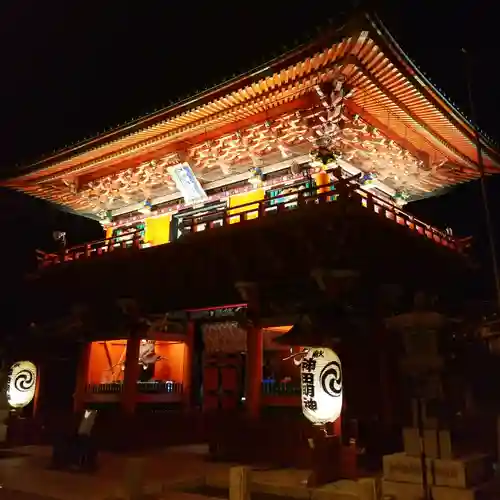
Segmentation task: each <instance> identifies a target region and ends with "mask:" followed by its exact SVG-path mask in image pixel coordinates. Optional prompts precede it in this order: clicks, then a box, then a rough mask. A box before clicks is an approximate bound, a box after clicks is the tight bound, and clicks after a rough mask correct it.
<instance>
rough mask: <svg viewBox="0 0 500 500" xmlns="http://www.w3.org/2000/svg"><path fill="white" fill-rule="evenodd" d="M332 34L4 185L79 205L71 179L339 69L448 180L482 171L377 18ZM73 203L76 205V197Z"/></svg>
mask: <svg viewBox="0 0 500 500" xmlns="http://www.w3.org/2000/svg"><path fill="white" fill-rule="evenodd" d="M359 21H360V20H359V19H357V20H356V22H355V23H353V24H348V25H346V26H344V27H343V28H342V29H340V30H334V31H330V32H327V33H325V34H324V35H323V36H321V37H320V38H318V39H317V40H315V41H314V42H312V43H309V44H305V45H302V46H300V47H298V48H297V49H294V50H292V51H289V52H287V53H285V54H284V55H282V56H280V57H278V58H276V59H274V60H272V61H270V62H269V63H268V64H265V65H263V66H261V67H259V68H257V69H255V70H253V71H251V72H248V73H246V74H244V75H241V76H240V77H237V78H234V79H232V80H230V81H228V82H225V83H223V84H221V85H219V86H217V87H214V88H213V89H210V90H208V91H206V92H203V93H201V94H198V95H196V96H193V97H192V98H190V99H187V100H184V101H181V102H179V103H177V104H175V105H173V106H170V107H168V108H166V109H164V110H162V111H160V112H157V113H154V114H152V115H149V116H146V117H144V118H142V119H139V120H137V121H135V122H132V123H130V124H128V125H126V126H124V127H121V128H118V129H116V130H114V131H112V132H108V133H105V134H103V135H101V136H99V137H98V138H95V139H92V140H90V141H86V142H84V143H81V144H78V145H76V146H74V147H72V148H69V149H67V150H64V151H62V152H60V153H58V154H56V155H54V156H52V157H50V158H48V159H45V160H43V161H41V162H39V163H36V164H34V165H32V168H31V170H30V171H29V172H28V173H24V174H21V175H19V176H17V177H15V178H13V179H11V180H9V181H7V182H6V185H8V186H11V187H15V188H18V189H21V190H23V191H26V192H28V193H30V194H34V195H35V196H40V197H43V198H48V199H51V200H53V201H57V202H59V203H62V204H72V202H71V199H72V194H71V193H70V192H69V190H68V191H65V189H64V187H63V186H62V185H59V186H57V183H58V182H60V181H61V180H62V179H63V178H69V177H73V176H79V175H83V174H85V175H87V174H91V173H94V174H95V172H97V171H101V169H104V168H109V167H110V166H113V165H115V164H116V163H118V162H123V161H124V160H129V159H131V158H132V159H133V158H134V157H136V156H138V155H140V154H143V153H145V152H148V151H151V150H156V149H162V148H165V147H167V146H168V145H173V144H175V143H176V142H178V141H181V140H185V139H186V138H190V137H193V136H196V135H198V136H199V135H200V134H203V133H206V132H208V131H212V130H216V129H218V128H220V127H222V126H224V125H227V124H229V123H234V122H238V121H240V120H244V119H246V118H248V117H252V116H254V115H256V114H258V113H262V112H265V111H268V110H270V109H273V108H276V107H279V106H282V105H284V104H286V103H289V102H291V101H294V100H296V99H298V98H300V97H301V96H303V95H304V94H306V93H307V92H309V91H310V90H311V89H312V88H313V86H314V85H315V84H317V83H319V82H321V81H324V80H327V79H329V78H331V77H332V76H333V73H334V72H338V71H339V69H340V70H341V71H342V73H343V74H344V75H345V76H346V77H347V81H348V82H349V84H351V85H352V86H353V87H355V88H356V92H355V93H354V96H353V97H352V98H351V105H352V107H353V109H355V110H356V111H358V112H359V113H360V114H363V115H366V118H367V121H370V120H372V121H374V122H376V123H377V125H379V124H381V125H382V126H384V127H385V128H386V129H388V130H390V131H391V132H393V133H394V134H395V135H396V136H397V137H399V138H400V139H402V140H404V141H405V142H408V143H411V144H413V145H414V146H415V147H416V148H417V149H419V150H420V151H423V152H425V153H426V154H428V155H429V157H430V158H431V159H433V160H435V161H436V162H437V161H439V160H446V161H448V162H450V164H452V165H453V166H454V169H453V170H450V171H449V174H448V179H447V182H446V184H453V183H457V182H461V181H464V180H468V179H472V178H474V177H476V176H477V175H478V173H477V165H476V163H477V161H476V160H477V153H476V145H475V133H476V132H475V129H474V127H473V126H472V125H471V123H470V122H469V121H468V120H467V119H466V118H465V117H464V116H463V115H462V114H461V113H460V112H459V111H458V110H457V109H456V108H455V107H454V106H453V105H452V104H451V103H450V102H449V101H448V100H447V99H446V98H445V97H444V96H443V95H442V93H441V92H440V91H439V90H438V89H436V88H435V87H434V86H433V85H432V84H431V83H430V82H429V80H428V79H427V78H426V77H425V76H424V75H423V74H422V73H421V72H420V71H419V70H418V68H416V66H415V65H414V64H413V63H412V62H411V61H410V59H409V58H408V57H407V56H406V55H405V54H404V53H403V51H402V50H401V48H400V47H399V45H398V44H397V43H396V42H395V40H394V39H393V38H392V37H391V35H390V34H389V32H388V31H387V29H386V28H385V27H384V26H383V24H382V23H381V22H380V21H379V20H378V19H377V18H376V17H370V16H364V17H363V19H362V20H361V22H359ZM479 137H480V140H481V143H482V146H483V155H484V166H485V169H486V171H487V172H490V173H494V172H496V171H498V169H499V168H500V156H499V154H498V151H497V149H496V146H495V144H494V143H493V142H492V141H491V140H490V139H489V138H488V137H486V136H485V135H484V133H482V132H480V133H479ZM73 206H74V203H73Z"/></svg>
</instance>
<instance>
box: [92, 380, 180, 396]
mask: <svg viewBox="0 0 500 500" xmlns="http://www.w3.org/2000/svg"><path fill="white" fill-rule="evenodd" d="M122 391H123V382H110V383H107V384H88V385H87V392H88V393H92V394H116V393H121V392H122ZM137 391H138V392H140V393H145V394H165V393H167V394H181V393H182V383H180V382H170V381H168V382H164V381H151V382H137Z"/></svg>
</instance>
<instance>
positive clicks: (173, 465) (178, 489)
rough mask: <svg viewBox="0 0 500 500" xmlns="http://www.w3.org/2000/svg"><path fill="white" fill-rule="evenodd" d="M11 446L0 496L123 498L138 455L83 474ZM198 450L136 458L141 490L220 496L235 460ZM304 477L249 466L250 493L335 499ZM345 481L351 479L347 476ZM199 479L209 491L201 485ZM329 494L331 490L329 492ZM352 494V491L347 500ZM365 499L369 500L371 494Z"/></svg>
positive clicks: (18, 499) (10, 499) (200, 498)
mask: <svg viewBox="0 0 500 500" xmlns="http://www.w3.org/2000/svg"><path fill="white" fill-rule="evenodd" d="M16 451H17V452H18V456H16V457H15V458H5V457H4V458H1V459H0V485H2V488H0V500H116V499H120V498H121V499H123V498H125V497H126V495H125V492H126V491H130V488H129V485H130V484H131V482H133V481H132V478H133V477H134V476H135V475H137V471H138V468H137V460H136V458H137V457H135V458H134V457H130V456H128V457H127V456H123V455H112V454H103V455H102V456H100V458H99V465H100V466H99V470H98V471H97V472H96V473H95V474H82V473H76V472H63V471H54V470H48V468H47V466H48V464H49V461H50V460H49V459H50V450H49V449H48V448H43V447H26V448H22V449H18V450H16ZM203 451H204V450H203V449H200V448H193V447H189V448H182V449H177V450H176V449H168V450H165V451H162V452H156V453H149V454H147V455H144V456H143V457H140V460H139V463H140V464H141V463H142V470H143V471H144V474H143V477H144V484H145V492H146V493H148V494H150V495H151V496H150V498H154V499H155V500H156V499H167V498H168V499H169V500H214V498H213V496H217V497H219V499H218V500H220V491H221V490H223V491H227V488H228V486H229V484H228V483H229V469H230V467H231V466H232V465H235V464H227V463H213V462H208V461H207V460H206V459H205V456H204V454H203ZM134 463H135V464H136V465H134ZM139 475H141V474H139ZM307 477H308V472H307V471H300V470H294V469H278V470H276V469H267V470H266V469H255V470H253V471H252V491H253V492H254V493H257V492H258V493H259V494H258V495H257V496H256V495H253V496H254V497H255V498H256V500H259V498H260V499H261V500H269V498H268V495H273V496H274V498H276V495H279V496H280V497H281V498H283V497H289V498H290V497H293V498H295V499H297V500H311V499H312V500H331V499H332V498H333V497H335V499H338V498H340V497H338V493H340V490H339V489H338V488H339V485H338V483H335V484H332V485H327V486H325V487H323V488H320V489H316V490H310V489H308V488H307V487H306V485H305V483H306V480H307ZM349 483H353V484H355V482H352V481H351V482H349ZM203 484H205V485H208V486H209V487H211V488H212V490H210V488H208V489H206V488H205V490H206V491H205V490H203V488H202V485H203ZM214 488H215V489H214ZM332 488H333V489H332ZM217 489H218V491H219V494H218V495H215V493H212V494H211V493H210V491H212V492H213V491H216V490H217ZM350 489H352V487H350ZM21 492H22V493H21ZM333 493H335V495H333V497H332V494H333ZM262 494H266V495H264V496H262ZM325 494H326V495H325ZM212 495H213V496H212ZM264 497H265V498H264ZM226 498H227V497H226ZM352 498H353V497H352V494H351V496H350V500H352ZM364 498H368V499H370V500H372V498H371V496H370V495H368V497H364Z"/></svg>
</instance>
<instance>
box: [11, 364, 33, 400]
mask: <svg viewBox="0 0 500 500" xmlns="http://www.w3.org/2000/svg"><path fill="white" fill-rule="evenodd" d="M35 389H36V366H35V365H34V364H33V363H32V362H31V361H19V362H17V363H15V364H13V365H12V366H11V368H10V372H9V378H8V380H7V401H8V403H9V404H10V406H12V408H23V407H24V406H26V405H29V404H30V403H31V401H32V400H33V398H34V397H35Z"/></svg>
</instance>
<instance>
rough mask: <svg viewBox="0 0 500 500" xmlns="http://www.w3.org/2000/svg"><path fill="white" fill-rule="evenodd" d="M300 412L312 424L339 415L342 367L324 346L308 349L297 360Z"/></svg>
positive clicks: (323, 421) (334, 355)
mask: <svg viewBox="0 0 500 500" xmlns="http://www.w3.org/2000/svg"><path fill="white" fill-rule="evenodd" d="M300 378H301V388H302V389H301V393H302V412H303V413H304V416H305V417H306V418H307V419H308V420H309V421H310V422H312V423H313V424H314V425H324V424H326V423H329V422H335V420H337V419H338V418H339V417H340V414H341V412H342V366H341V364H340V359H339V357H338V356H337V354H336V353H335V352H334V351H332V350H331V349H328V348H326V347H312V348H307V350H306V352H305V354H304V355H303V357H302V359H301V361H300Z"/></svg>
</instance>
